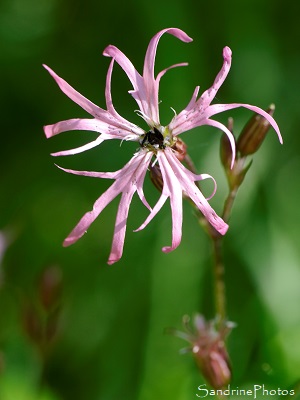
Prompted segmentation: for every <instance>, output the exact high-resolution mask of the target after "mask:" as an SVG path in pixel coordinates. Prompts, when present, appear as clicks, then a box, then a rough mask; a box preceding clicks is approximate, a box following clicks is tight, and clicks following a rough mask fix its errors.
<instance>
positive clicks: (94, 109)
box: [43, 64, 104, 117]
mask: <svg viewBox="0 0 300 400" xmlns="http://www.w3.org/2000/svg"><path fill="white" fill-rule="evenodd" d="M43 66H44V68H46V70H47V71H48V72H49V73H50V75H51V76H52V77H53V79H54V80H55V82H56V83H57V84H58V86H59V87H60V89H61V91H62V92H63V93H64V94H66V95H67V96H68V97H69V98H70V99H71V100H73V101H74V102H75V103H76V104H78V105H79V106H80V107H81V108H83V109H84V110H85V111H87V112H88V113H89V114H91V115H93V117H99V116H101V115H102V113H103V112H104V110H103V109H102V108H100V107H98V106H96V104H94V103H92V102H91V101H90V100H88V99H87V98H85V97H84V96H82V94H80V93H79V92H77V91H76V90H75V89H74V88H72V86H70V85H69V84H68V83H67V82H66V81H65V80H64V79H62V78H61V77H59V76H58V75H57V74H56V73H55V72H54V71H53V70H52V69H51V68H49V67H48V66H47V65H44V64H43Z"/></svg>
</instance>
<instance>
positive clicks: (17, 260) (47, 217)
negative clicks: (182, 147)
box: [0, 0, 300, 400]
mask: <svg viewBox="0 0 300 400" xmlns="http://www.w3.org/2000/svg"><path fill="white" fill-rule="evenodd" d="M297 11H298V4H297V2H292V1H285V2H283V1H280V0H273V1H271V0H270V1H269V0H265V1H261V0H251V1H250V0H248V1H247V0H245V1H241V2H237V1H235V0H228V1H226V2H225V1H222V0H215V1H214V0H212V1H210V2H206V1H201V0H198V1H195V0H184V1H176V0H172V1H171V0H167V1H163V0H159V1H158V0H152V1H151V2H150V1H148V2H145V1H132V0H128V1H126V2H122V1H120V0H119V1H111V2H100V1H99V0H98V1H96V0H87V1H79V0H2V1H1V3H0V58H1V63H0V68H1V75H0V79H1V118H2V126H1V145H0V151H1V158H0V163H1V164H0V185H1V186H0V207H1V213H0V231H1V236H0V245H1V243H2V245H3V247H5V244H6V245H7V250H6V252H5V254H3V258H2V262H1V267H0V268H1V269H0V400H35V399H41V400H62V399H63V400H71V399H72V400H75V399H76V400H116V399H122V400H150V399H151V400H153V399H157V400H162V399H165V400H169V399H172V400H175V399H176V400H189V399H194V398H197V397H196V393H197V387H198V386H199V385H201V384H202V383H203V382H204V381H203V379H202V377H201V376H200V374H199V372H198V370H197V369H196V367H195V364H194V360H193V359H192V357H191V355H189V354H187V355H180V354H178V351H179V349H180V348H182V347H184V346H185V345H186V344H185V343H184V342H183V341H182V340H180V339H177V338H175V337H172V336H169V335H165V334H164V333H163V332H164V329H165V328H166V327H176V328H178V329H179V328H181V319H182V316H183V315H184V314H189V315H192V314H193V313H195V312H201V313H204V314H205V315H206V316H207V317H208V318H212V317H213V316H214V315H213V307H212V284H211V272H210V270H211V263H212V261H211V245H210V242H209V239H208V238H207V237H206V235H205V233H204V232H202V231H201V229H200V228H199V226H198V224H197V221H196V219H195V218H194V215H193V212H192V209H191V207H190V206H189V204H185V205H184V226H183V239H182V243H181V245H180V247H179V248H178V249H177V250H176V251H174V252H173V253H171V254H164V253H162V252H161V247H163V246H165V245H168V244H169V243H170V240H171V219H170V209H169V204H166V206H165V207H164V208H163V210H162V212H160V213H159V215H158V216H157V217H156V218H155V220H154V221H152V222H151V224H150V225H149V226H148V227H147V228H146V229H145V230H143V231H141V232H138V233H133V232H132V231H133V229H135V228H137V227H138V226H139V225H140V224H141V222H143V220H144V219H145V217H146V215H147V210H146V209H145V208H144V206H143V205H142V204H141V203H140V201H139V200H137V199H136V198H135V199H134V201H133V203H132V206H131V211H130V215H129V221H128V230H127V237H126V242H125V250H124V255H123V258H122V259H121V261H119V262H118V263H117V264H115V265H113V266H110V267H109V266H108V265H107V264H106V261H107V258H108V255H109V251H110V246H111V241H112V233H113V227H114V220H115V215H116V210H117V206H118V199H116V200H115V201H114V202H113V203H112V204H110V205H109V206H108V207H107V209H105V210H104V212H103V213H102V214H101V217H100V218H99V219H98V220H97V221H96V222H95V223H94V224H93V225H92V227H91V228H90V229H89V232H88V233H87V234H86V235H85V236H84V237H83V238H82V239H81V240H80V241H79V242H78V243H76V244H75V245H74V246H71V247H69V248H63V247H62V246H61V243H62V241H63V239H64V238H65V237H66V235H67V234H68V233H69V232H70V231H71V229H72V228H73V227H74V226H75V224H76V223H77V221H78V220H79V218H80V217H81V216H82V214H83V213H84V212H86V211H87V210H89V209H90V208H91V207H92V204H93V202H94V201H95V199H96V198H97V197H98V196H99V195H100V194H101V193H102V192H103V191H104V190H105V189H106V188H107V187H108V186H109V184H110V183H111V182H110V181H105V180H99V179H98V180H97V179H88V178H85V177H78V176H71V175H68V174H65V173H63V172H62V171H60V170H58V169H57V168H56V167H55V166H54V162H58V164H59V165H61V166H63V167H66V168H73V169H86V170H98V171H114V170H117V169H119V168H120V167H122V166H123V165H124V164H125V163H126V162H127V160H128V159H129V158H130V157H131V155H132V154H133V152H134V151H135V149H136V146H135V144H132V143H123V145H122V147H120V144H119V142H117V141H116V142H114V141H111V142H110V143H104V144H103V145H102V146H100V147H98V148H96V149H93V150H91V151H89V152H86V153H83V154H81V155H77V156H74V157H65V158H61V159H53V158H51V156H50V155H49V154H50V152H54V151H57V150H62V149H67V148H71V147H72V146H73V147H75V146H78V145H80V144H81V143H82V144H83V143H85V142H86V141H87V140H88V139H89V138H93V137H94V134H92V133H89V132H86V133H84V132H81V133H76V132H71V133H65V134H62V135H59V137H56V138H53V139H51V140H49V141H47V140H46V139H45V137H44V134H43V130H42V126H43V125H45V124H50V123H55V122H57V121H60V120H64V119H68V118H73V117H88V116H87V114H86V113H85V112H84V111H83V110H82V109H80V108H79V107H78V106H77V105H76V104H74V103H73V102H72V101H71V100H69V99H68V98H67V97H66V96H65V95H63V94H62V93H61V92H60V90H59V89H58V87H57V85H56V84H55V82H54V81H53V79H52V78H51V77H50V76H49V75H48V73H47V72H46V71H45V70H44V69H43V68H42V63H46V64H47V65H49V66H50V67H51V68H53V69H54V70H55V71H56V72H57V73H58V74H59V75H60V76H62V77H63V78H64V79H66V80H67V81H68V82H69V83H70V84H71V85H73V86H74V87H75V88H76V89H77V90H78V91H80V92H81V93H82V94H84V95H85V96H86V97H88V98H89V99H91V100H92V101H93V102H95V103H96V104H98V105H99V106H102V107H104V106H105V102H104V85H105V77H106V72H107V68H108V63H109V60H108V59H107V58H105V57H102V51H103V49H104V48H105V47H106V46H107V45H108V44H114V45H116V46H117V47H119V48H120V49H121V50H122V51H123V52H124V53H125V54H126V55H127V56H128V57H129V58H130V59H131V60H132V62H133V63H134V65H135V66H136V68H137V69H138V70H139V71H141V69H142V65H143V58H144V54H145V51H146V47H147V45H148V42H149V40H150V39H151V37H152V36H153V35H154V34H155V33H157V32H158V31H159V30H161V29H163V28H166V27H171V26H173V27H178V28H181V29H183V30H184V31H186V32H187V34H188V35H190V36H191V37H192V38H193V39H194V41H193V42H192V43H190V44H184V43H181V42H180V41H179V40H177V39H175V38H173V37H171V36H169V35H166V36H165V37H163V38H162V40H161V42H160V44H159V48H158V55H157V62H156V67H157V71H160V70H161V69H163V68H165V67H166V66H169V65H171V64H174V63H177V62H184V61H187V62H189V66H188V67H185V68H178V69H175V70H172V71H170V72H169V73H168V74H167V75H166V76H165V77H164V78H163V80H162V84H161V90H160V98H161V99H162V101H163V102H162V104H161V120H162V123H163V124H167V123H168V122H169V121H170V119H171V118H172V111H171V110H170V107H173V108H174V109H175V110H176V111H180V110H181V109H182V108H183V107H184V106H185V105H186V104H187V102H188V101H189V100H190V97H191V94H192V92H193V90H194V88H195V86H196V85H201V89H202V91H203V90H205V89H206V88H208V87H209V86H210V85H211V84H212V82H213V80H214V78H215V76H216V73H217V72H218V71H219V69H220V67H221V65H222V48H223V47H224V46H225V45H228V46H230V47H231V49H232V51H233V64H232V69H231V71H230V74H229V76H228V78H227V80H226V82H225V84H224V85H223V87H222V88H221V90H220V91H219V93H218V95H217V99H216V100H215V101H216V102H220V103H231V102H244V103H249V104H255V105H257V106H260V107H262V108H267V107H268V106H269V104H270V103H275V104H276V111H275V118H276V120H277V122H278V124H279V126H280V128H281V131H282V135H283V137H284V141H285V143H284V145H283V146H281V145H280V144H279V142H278V140H277V138H276V134H275V133H274V131H270V133H269V134H268V137H267V139H266V141H265V143H264V144H263V146H262V148H261V150H260V151H259V152H258V153H257V154H256V155H255V156H254V163H253V166H252V167H251V170H250V171H249V173H248V175H247V177H246V180H245V183H244V185H243V186H242V188H241V190H240V193H239V196H238V199H237V202H236V204H235V207H234V213H233V216H232V219H231V224H230V230H229V233H228V234H227V235H226V238H225V258H226V268H227V270H226V284H227V294H228V317H229V319H230V320H232V321H235V322H236V323H237V325H238V326H237V328H236V329H235V330H234V331H233V332H232V334H231V336H230V338H229V340H228V347H229V352H230V355H231V359H232V364H233V381H232V387H233V388H235V387H240V388H248V387H249V388H251V387H252V386H253V384H265V387H266V388H270V389H277V388H278V387H280V388H281V389H289V390H290V389H295V390H296V395H295V396H293V397H294V398H296V397H297V393H298V391H299V393H300V389H299V388H298V387H299V382H300V342H299V337H300V310H299V304H300V247H299V233H298V230H299V210H298V209H299V204H300V186H299V169H300V158H299V149H300V136H299V134H298V130H299V125H300V116H299V106H300V102H299V93H300V85H299V83H300V79H299V65H300V49H299V40H298V39H297V37H298V34H299V32H298V31H299V29H298V22H299V14H298V12H297ZM112 85H113V86H112V89H113V100H114V103H115V106H116V108H117V110H118V111H119V112H120V113H121V114H122V115H123V116H124V117H125V118H127V119H129V120H131V121H133V122H136V123H140V122H141V120H140V119H139V117H137V115H136V114H135V113H134V110H135V109H136V108H137V106H136V104H135V102H134V101H133V100H132V99H131V97H130V95H129V94H128V93H127V91H128V90H130V89H131V86H130V82H129V81H128V80H127V78H126V76H125V74H124V73H123V71H121V69H120V68H119V67H118V66H116V67H115V70H114V74H113V84H112ZM229 116H232V117H233V118H234V121H235V124H234V132H235V133H236V134H238V133H239V131H240V129H241V128H242V127H243V125H245V123H246V122H247V121H248V119H249V118H250V117H251V113H250V112H249V111H247V110H234V111H233V112H231V113H226V115H225V113H224V115H221V116H219V117H218V119H219V120H220V121H222V122H226V120H227V118H228V117H229ZM182 138H183V140H185V141H186V142H187V144H188V146H189V150H190V154H191V155H192V157H193V159H194V161H195V163H196V166H197V168H198V170H199V173H200V172H201V173H204V172H206V173H209V174H211V175H213V176H215V177H216V179H217V182H218V192H217V194H216V196H215V198H214V199H213V201H212V204H213V206H214V207H215V208H216V210H217V211H218V212H220V210H221V209H222V203H223V201H224V198H225V196H226V182H225V177H224V174H223V171H222V169H221V167H220V162H219V158H218V146H219V139H220V132H217V131H216V130H215V129H213V128H210V127H202V128H198V129H196V130H194V131H192V132H189V133H187V134H184V135H183V136H182ZM146 193H147V196H148V197H149V201H150V203H151V204H153V203H154V201H155V199H157V196H158V195H159V194H158V192H156V189H154V187H152V186H151V183H150V182H147V183H146ZM3 239H5V240H3ZM4 242H6V243H4ZM297 388H298V389H297ZM233 398H234V396H233ZM239 398H241V397H239ZM264 398H265V397H264ZM272 398H273V399H274V398H276V396H272Z"/></svg>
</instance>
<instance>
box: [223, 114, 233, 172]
mask: <svg viewBox="0 0 300 400" xmlns="http://www.w3.org/2000/svg"><path fill="white" fill-rule="evenodd" d="M227 127H228V129H229V130H230V132H231V133H232V134H233V118H228V124H227ZM220 158H221V162H222V165H223V167H224V168H225V171H229V170H230V169H231V161H232V148H231V144H230V141H229V139H228V137H227V135H226V134H225V133H223V135H222V136H221V141H220Z"/></svg>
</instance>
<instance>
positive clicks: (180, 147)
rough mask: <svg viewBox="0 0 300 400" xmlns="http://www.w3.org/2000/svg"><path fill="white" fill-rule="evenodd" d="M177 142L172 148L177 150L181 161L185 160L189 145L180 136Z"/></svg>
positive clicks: (177, 156) (176, 154)
mask: <svg viewBox="0 0 300 400" xmlns="http://www.w3.org/2000/svg"><path fill="white" fill-rule="evenodd" d="M176 139H177V140H176V142H175V144H174V145H173V146H172V149H174V150H175V151H176V153H175V156H176V158H177V159H178V160H179V161H183V160H184V159H185V156H186V153H187V145H186V144H185V143H184V141H183V140H181V139H180V138H176Z"/></svg>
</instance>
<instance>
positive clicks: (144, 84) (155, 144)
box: [44, 28, 282, 264]
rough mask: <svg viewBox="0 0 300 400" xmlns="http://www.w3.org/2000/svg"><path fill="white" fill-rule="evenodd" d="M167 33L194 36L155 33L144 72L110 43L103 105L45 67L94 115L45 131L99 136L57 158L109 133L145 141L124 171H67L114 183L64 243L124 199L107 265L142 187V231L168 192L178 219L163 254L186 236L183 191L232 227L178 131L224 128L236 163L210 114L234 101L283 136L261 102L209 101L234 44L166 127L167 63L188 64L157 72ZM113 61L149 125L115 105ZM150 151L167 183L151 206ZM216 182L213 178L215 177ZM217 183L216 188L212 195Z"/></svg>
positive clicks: (220, 227) (214, 221)
mask: <svg viewBox="0 0 300 400" xmlns="http://www.w3.org/2000/svg"><path fill="white" fill-rule="evenodd" d="M164 33H169V34H171V35H173V36H175V37H177V38H178V39H180V40H181V41H183V42H190V41H192V39H191V38H190V37H189V36H187V35H186V33H184V32H183V31H182V30H180V29H176V28H170V29H164V30H162V31H160V32H158V33H157V34H156V35H155V36H154V37H153V38H152V39H151V41H150V43H149V46H148V49H147V52H146V56H145V61H144V69H143V75H140V74H139V73H138V71H137V70H136V69H135V68H134V66H133V64H132V63H131V62H130V60H129V59H128V58H127V57H126V56H125V55H124V54H123V53H122V52H121V51H120V50H119V49H117V48H116V47H115V46H111V45H110V46H108V47H107V48H106V49H105V50H104V53H103V54H104V55H105V56H107V57H111V58H112V60H111V63H110V66H109V68H108V73H107V78H106V89H105V99H106V108H107V109H106V110H104V109H102V108H100V107H98V106H96V105H95V104H93V103H92V102H91V101H89V100H88V99H86V98H85V97H84V96H82V95H81V94H80V93H78V92H77V91H76V90H75V89H73V88H72V87H71V86H70V85H69V84H68V83H67V82H66V81H64V80H63V79H62V78H60V77H59V76H58V75H56V74H55V73H54V72H53V71H52V70H51V69H50V68H49V67H47V66H45V68H46V69H47V70H48V71H49V73H50V74H51V75H52V77H53V78H54V79H55V81H56V83H57V84H58V86H59V87H60V89H61V90H62V91H63V92H64V93H65V94H66V95H67V96H68V97H69V98H70V99H71V100H73V101H74V102H76V103H77V104H78V105H79V106H80V107H82V108H83V109H84V110H86V111H87V112H88V113H89V114H91V115H92V116H93V118H92V119H77V118H76V119H70V120H67V121H61V122H58V123H56V124H54V125H48V126H45V128H44V130H45V134H46V137H47V138H50V137H52V136H55V135H57V134H59V133H61V132H64V131H70V130H89V131H95V132H97V133H98V134H99V135H98V137H97V138H96V139H95V140H93V141H92V142H90V143H87V144H86V145H84V146H81V147H78V148H75V149H71V150H65V151H60V152H57V153H53V154H52V155H53V156H62V155H72V154H77V153H80V152H83V151H85V150H88V149H91V148H93V147H95V146H97V145H99V144H101V143H102V142H103V141H105V140H109V139H119V140H121V141H123V140H125V141H127V140H130V141H135V142H137V143H138V144H139V146H140V147H139V150H138V151H137V153H136V154H134V156H133V157H132V159H131V160H130V161H129V162H128V163H127V164H126V165H125V166H124V167H123V168H122V169H121V170H119V171H116V172H87V171H74V170H66V169H64V171H66V172H69V173H72V174H77V175H85V176H92V177H97V178H107V179H114V180H115V182H114V183H113V184H112V185H111V186H110V188H109V189H108V190H107V191H106V192H104V193H103V194H102V195H101V196H100V197H99V199H98V200H97V201H96V202H95V204H94V206H93V209H92V211H90V212H88V213H86V214H85V215H84V216H83V217H82V218H81V220H80V221H79V223H78V224H77V225H76V227H75V228H74V229H73V231H72V232H71V233H70V235H69V236H68V237H67V238H66V239H65V241H64V245H65V246H68V245H70V244H73V243H74V242H76V241H77V240H78V239H79V238H80V237H81V236H82V235H83V234H84V233H85V232H86V230H87V229H88V228H89V226H90V225H91V223H92V222H93V221H94V220H95V219H96V218H97V217H98V215H99V214H100V213H101V211H102V210H103V209H104V208H105V207H106V206H107V204H108V203H110V202H111V201H112V200H113V199H114V198H115V197H116V196H118V195H119V194H121V201H120V204H119V208H118V213H117V218H116V224H115V232H114V238H113V244H112V249H111V253H110V256H109V260H108V263H109V264H113V263H114V262H116V261H118V260H119V259H120V258H121V256H122V252H123V245H124V238H125V232H126V222H127V216H128V211H129V206H130V202H131V199H132V196H133V195H134V193H135V192H137V194H138V195H139V197H140V199H141V201H142V202H143V204H144V205H145V206H146V207H147V208H148V209H149V210H150V214H149V216H148V218H147V219H146V221H145V222H144V223H143V224H142V225H141V226H140V228H139V229H137V230H141V229H143V228H145V226H146V225H148V223H149V222H150V221H151V220H152V218H153V217H154V216H155V215H156V214H157V212H158V211H159V210H160V209H161V207H162V206H163V204H164V203H165V202H166V200H167V199H168V198H170V204H171V210H172V224H173V228H172V244H171V246H167V247H164V248H163V249H162V250H163V251H164V252H169V251H172V250H174V249H175V248H176V247H177V246H178V245H179V244H180V241H181V228H182V195H183V193H184V194H185V195H187V196H189V197H190V198H191V200H192V201H193V202H194V203H195V204H196V206H197V207H198V208H199V210H200V211H201V212H202V213H203V214H204V216H205V217H206V219H207V220H208V221H209V223H210V224H211V225H212V226H213V227H214V228H215V229H216V230H217V231H218V232H219V233H221V234H225V233H226V231H227V229H228V226H227V224H226V223H225V222H224V221H223V220H222V219H221V218H220V217H219V216H218V215H217V214H216V213H215V211H214V210H213V209H212V207H211V206H210V205H209V203H208V201H207V199H206V198H205V197H204V196H203V194H202V193H201V191H200V190H199V189H198V187H197V186H196V185H195V181H198V180H202V179H206V178H212V177H210V176H209V175H207V174H202V175H195V174H193V173H192V172H191V171H189V170H188V169H187V168H185V167H184V166H183V165H182V164H181V162H180V161H179V160H178V159H177V157H176V150H175V145H176V141H177V136H178V135H179V134H181V133H182V132H185V131H187V130H190V129H192V128H195V127H198V126H201V125H210V126H213V127H216V128H218V129H221V130H222V131H223V132H225V134H226V135H227V136H228V138H229V140H230V144H231V148H232V163H233V162H234V158H235V143H234V138H233V135H232V134H231V132H230V131H229V130H228V129H227V128H226V127H225V126H224V125H223V124H221V123H220V122H218V121H215V120H212V119H211V117H212V116H213V115H215V114H218V113H221V112H223V111H227V110H231V109H233V108H236V107H245V108H248V109H250V110H252V111H254V112H256V113H258V114H261V115H262V116H264V117H265V118H266V119H267V120H268V121H269V122H270V124H271V125H272V126H273V128H274V129H275V131H276V132H277V134H278V137H279V140H280V141H281V142H282V138H281V135H280V131H279V128H278V126H277V124H276V122H275V121H274V119H273V118H272V117H271V116H270V115H268V114H267V113H266V112H265V111H263V110H261V109H260V108H258V107H255V106H251V105H248V104H214V105H211V102H212V100H213V99H214V97H215V95H216V93H217V91H218V89H219V88H220V86H221V85H222V83H223V82H224V80H225V78H226V76H227V74H228V72H229V69H230V65H231V50H230V49H229V47H225V48H224V50H223V58H224V63H223V66H222V69H221V71H220V72H219V74H218V75H217V77H216V79H215V81H214V83H213V85H212V87H211V88H210V89H208V90H207V91H205V92H204V93H203V94H202V96H201V97H200V98H199V99H198V100H197V96H198V92H199V87H197V88H196V89H195V91H194V94H193V96H192V99H191V101H190V102H189V104H188V105H187V107H186V108H185V109H184V110H183V111H181V112H180V113H179V114H178V115H176V114H175V116H174V118H173V119H172V121H171V122H170V124H169V125H167V126H162V125H161V123H160V119H159V107H158V104H159V99H158V92H159V82H160V79H161V77H162V76H163V75H164V74H165V73H166V72H167V70H168V69H170V68H174V67H177V66H185V65H187V64H186V63H181V64H176V65H173V66H171V67H169V68H166V69H164V70H163V71H161V72H160V73H159V74H158V75H157V76H156V77H155V75H154V64H155V56H156V48H157V45H158V41H159V39H160V37H161V36H162V35H163V34H164ZM115 61H116V62H117V63H118V64H119V65H120V66H121V67H122V69H123V70H124V72H125V73H126V75H127V76H128V78H129V80H130V82H131V83H132V86H133V90H131V91H130V94H131V95H132V96H133V98H134V99H135V100H136V102H137V104H138V107H139V111H137V112H138V114H139V115H140V116H141V117H142V118H143V119H144V121H145V122H146V123H147V125H148V130H144V129H142V128H140V127H138V126H137V125H135V124H133V123H131V122H129V121H127V120H126V119H125V118H123V117H121V116H120V115H119V114H118V113H117V111H116V110H115V108H114V106H113V102H112V97H111V76H112V70H113V65H114V62H115ZM153 157H155V159H154V162H158V165H159V167H160V170H161V173H162V177H163V189H162V193H161V196H160V198H159V200H158V202H157V203H156V205H155V206H154V207H153V209H151V207H150V206H149V204H148V203H147V201H146V199H145V196H144V193H143V182H144V178H145V174H146V171H147V169H148V167H149V165H150V162H151V161H152V158H153ZM212 179H213V178H212ZM213 182H214V184H215V181H214V180H213ZM215 189H216V185H215ZM215 189H214V192H213V194H214V193H215ZM213 194H212V195H213Z"/></svg>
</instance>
